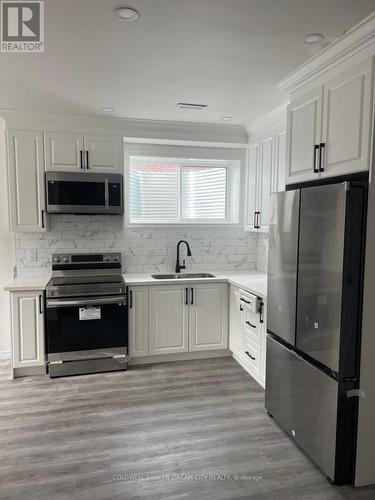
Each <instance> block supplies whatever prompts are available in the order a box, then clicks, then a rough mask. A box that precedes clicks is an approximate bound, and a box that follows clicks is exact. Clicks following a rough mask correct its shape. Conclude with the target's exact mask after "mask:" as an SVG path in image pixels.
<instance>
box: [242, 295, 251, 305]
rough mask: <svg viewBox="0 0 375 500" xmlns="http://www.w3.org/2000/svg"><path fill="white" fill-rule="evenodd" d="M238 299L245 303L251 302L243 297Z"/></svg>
mask: <svg viewBox="0 0 375 500" xmlns="http://www.w3.org/2000/svg"><path fill="white" fill-rule="evenodd" d="M240 300H242V302H245V303H246V304H251V302H250V300H246V299H243V298H242V297H241V298H240Z"/></svg>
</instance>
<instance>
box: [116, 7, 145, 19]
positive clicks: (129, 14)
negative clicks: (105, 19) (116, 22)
mask: <svg viewBox="0 0 375 500" xmlns="http://www.w3.org/2000/svg"><path fill="white" fill-rule="evenodd" d="M113 12H114V13H115V14H116V16H117V17H119V18H120V19H124V20H125V21H135V20H136V19H138V17H139V12H137V11H136V10H135V9H132V8H131V7H119V8H118V9H115V10H114V11H113Z"/></svg>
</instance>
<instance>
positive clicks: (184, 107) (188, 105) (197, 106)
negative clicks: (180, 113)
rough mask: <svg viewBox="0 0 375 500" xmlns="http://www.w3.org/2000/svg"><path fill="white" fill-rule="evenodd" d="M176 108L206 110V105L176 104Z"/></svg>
mask: <svg viewBox="0 0 375 500" xmlns="http://www.w3.org/2000/svg"><path fill="white" fill-rule="evenodd" d="M177 107H178V108H180V109H206V108H207V104H193V103H191V102H178V103H177Z"/></svg>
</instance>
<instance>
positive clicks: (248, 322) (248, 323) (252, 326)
mask: <svg viewBox="0 0 375 500" xmlns="http://www.w3.org/2000/svg"><path fill="white" fill-rule="evenodd" d="M245 323H246V324H247V325H249V326H251V328H256V325H253V324H252V323H250V321H245Z"/></svg>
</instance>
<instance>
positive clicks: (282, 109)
mask: <svg viewBox="0 0 375 500" xmlns="http://www.w3.org/2000/svg"><path fill="white" fill-rule="evenodd" d="M286 106H287V104H282V105H281V106H278V107H277V108H275V109H273V110H272V111H270V112H269V113H267V114H265V115H263V116H261V117H260V118H258V119H257V120H254V121H253V122H251V123H250V124H249V125H248V127H247V132H248V134H249V136H251V135H254V134H256V133H257V132H258V131H259V130H262V129H264V128H266V127H269V126H272V125H277V124H278V123H279V122H280V125H281V124H282V123H283V121H286Z"/></svg>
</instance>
